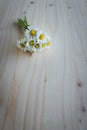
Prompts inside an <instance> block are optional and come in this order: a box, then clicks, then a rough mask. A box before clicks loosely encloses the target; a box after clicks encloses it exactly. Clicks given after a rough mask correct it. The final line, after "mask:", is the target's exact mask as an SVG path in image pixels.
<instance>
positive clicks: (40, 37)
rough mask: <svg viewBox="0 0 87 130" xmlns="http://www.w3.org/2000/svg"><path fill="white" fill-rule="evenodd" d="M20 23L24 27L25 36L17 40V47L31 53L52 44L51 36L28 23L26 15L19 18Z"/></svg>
mask: <svg viewBox="0 0 87 130" xmlns="http://www.w3.org/2000/svg"><path fill="white" fill-rule="evenodd" d="M18 24H19V25H20V26H22V27H23V28H24V33H25V37H24V38H23V39H21V40H20V41H19V40H18V41H17V47H18V48H19V49H21V50H22V51H24V52H26V51H29V52H30V53H38V52H42V51H43V50H44V49H47V48H49V46H50V44H51V43H50V41H51V39H50V37H49V36H48V34H47V33H46V32H43V31H42V30H40V29H38V28H36V27H34V26H31V25H29V24H28V22H27V19H26V16H25V17H24V19H18Z"/></svg>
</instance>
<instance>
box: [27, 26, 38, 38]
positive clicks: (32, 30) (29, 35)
mask: <svg viewBox="0 0 87 130" xmlns="http://www.w3.org/2000/svg"><path fill="white" fill-rule="evenodd" d="M37 32H38V28H36V27H34V26H28V29H26V30H25V36H26V38H27V39H28V40H29V39H30V38H35V37H37Z"/></svg>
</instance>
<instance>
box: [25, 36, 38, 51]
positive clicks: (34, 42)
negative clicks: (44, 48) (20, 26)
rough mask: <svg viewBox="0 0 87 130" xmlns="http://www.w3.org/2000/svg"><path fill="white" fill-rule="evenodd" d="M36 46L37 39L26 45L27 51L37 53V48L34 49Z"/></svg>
mask: <svg viewBox="0 0 87 130" xmlns="http://www.w3.org/2000/svg"><path fill="white" fill-rule="evenodd" d="M35 44H36V40H35V39H33V38H31V39H29V40H28V42H27V45H26V48H27V50H28V51H30V52H35V48H34V46H35Z"/></svg>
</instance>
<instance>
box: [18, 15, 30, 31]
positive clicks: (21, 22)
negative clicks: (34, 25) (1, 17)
mask: <svg viewBox="0 0 87 130" xmlns="http://www.w3.org/2000/svg"><path fill="white" fill-rule="evenodd" d="M18 24H19V25H20V26H22V27H23V28H24V29H28V26H29V24H28V22H27V18H26V16H25V17H24V19H21V18H18Z"/></svg>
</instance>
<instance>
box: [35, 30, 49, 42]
mask: <svg viewBox="0 0 87 130" xmlns="http://www.w3.org/2000/svg"><path fill="white" fill-rule="evenodd" d="M37 38H38V42H41V43H43V42H44V43H45V42H47V40H49V41H50V37H49V36H48V34H47V33H46V32H43V31H39V32H38V35H37Z"/></svg>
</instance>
